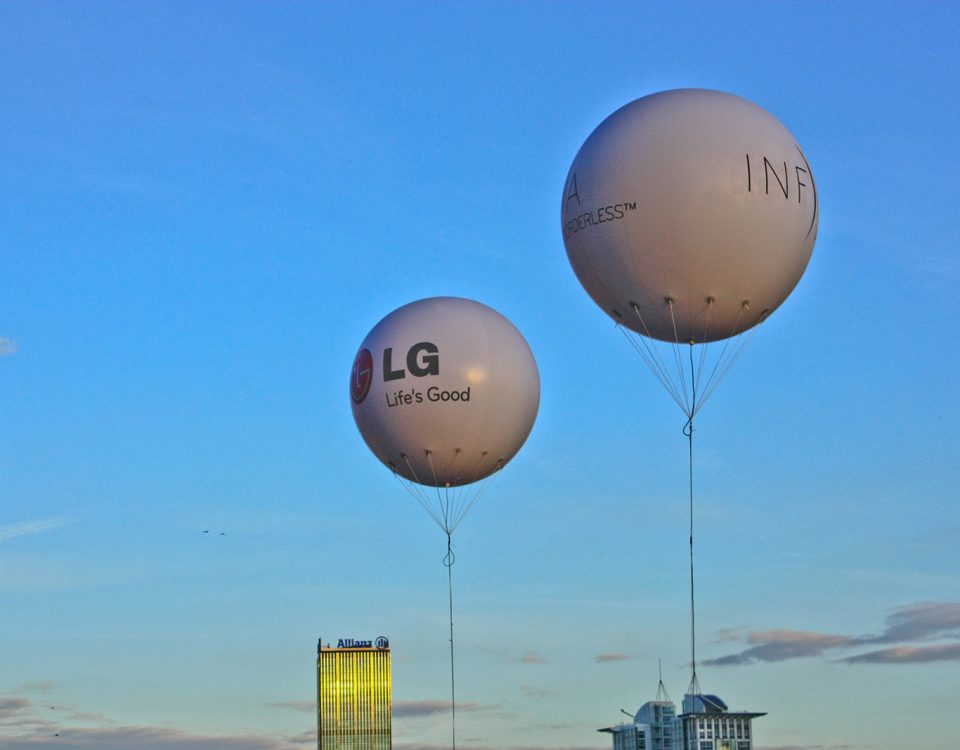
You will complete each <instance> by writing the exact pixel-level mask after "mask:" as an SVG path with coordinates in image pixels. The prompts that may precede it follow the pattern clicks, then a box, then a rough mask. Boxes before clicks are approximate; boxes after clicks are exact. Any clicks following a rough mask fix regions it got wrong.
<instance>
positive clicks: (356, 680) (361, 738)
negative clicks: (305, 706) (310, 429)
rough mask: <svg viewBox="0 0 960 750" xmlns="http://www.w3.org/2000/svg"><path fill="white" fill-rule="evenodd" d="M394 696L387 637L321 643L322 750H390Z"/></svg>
mask: <svg viewBox="0 0 960 750" xmlns="http://www.w3.org/2000/svg"><path fill="white" fill-rule="evenodd" d="M391 696H392V691H391V677H390V643H389V642H388V641H387V639H386V638H385V637H383V636H380V637H379V638H376V639H375V640H372V641H362V640H354V639H353V638H340V639H339V640H338V641H337V645H336V646H331V645H330V644H326V645H324V643H323V639H321V640H320V641H319V642H318V643H317V748H318V750H390V748H391V745H392V741H393V737H392V728H391V718H392V715H393V708H392V697H391Z"/></svg>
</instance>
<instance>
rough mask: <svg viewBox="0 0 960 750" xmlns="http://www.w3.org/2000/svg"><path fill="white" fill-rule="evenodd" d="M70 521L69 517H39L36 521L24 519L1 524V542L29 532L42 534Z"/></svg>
mask: <svg viewBox="0 0 960 750" xmlns="http://www.w3.org/2000/svg"><path fill="white" fill-rule="evenodd" d="M68 523H70V519H69V518H63V517H57V518H38V519H37V520H35V521H24V522H22V523H13V524H8V525H7V526H0V542H5V541H7V540H8V539H15V538H16V537H18V536H27V535H28V534H40V533H42V532H44V531H50V530H52V529H56V528H59V527H61V526H65V525H66V524H68Z"/></svg>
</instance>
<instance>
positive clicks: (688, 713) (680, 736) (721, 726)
mask: <svg viewBox="0 0 960 750" xmlns="http://www.w3.org/2000/svg"><path fill="white" fill-rule="evenodd" d="M628 715H629V714H628ZM758 716H765V714H763V713H756V712H752V711H730V710H729V709H728V708H727V704H726V703H724V702H723V701H722V700H720V698H718V697H717V696H715V695H704V694H697V695H685V696H684V697H683V713H682V714H680V715H677V713H676V707H675V706H674V704H673V701H671V700H669V699H667V698H666V696H665V694H663V693H662V685H661V692H658V694H657V700H652V701H648V702H647V703H644V704H643V705H642V706H641V707H640V708H639V710H638V711H637V713H636V714H635V715H634V717H633V722H632V723H629V722H625V723H621V724H618V725H616V726H612V727H604V728H603V729H598V730H597V731H599V732H608V733H609V734H611V735H612V739H613V750H753V727H752V722H753V719H755V718H757V717H758Z"/></svg>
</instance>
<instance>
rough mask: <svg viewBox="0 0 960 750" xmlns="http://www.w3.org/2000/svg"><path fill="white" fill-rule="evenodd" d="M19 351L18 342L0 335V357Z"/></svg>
mask: <svg viewBox="0 0 960 750" xmlns="http://www.w3.org/2000/svg"><path fill="white" fill-rule="evenodd" d="M16 351H17V342H16V341H14V340H13V339H8V338H4V337H3V336H0V357H4V356H8V355H10V354H13V353H15V352H16Z"/></svg>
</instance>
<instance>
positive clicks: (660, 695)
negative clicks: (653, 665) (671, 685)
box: [657, 659, 670, 703]
mask: <svg viewBox="0 0 960 750" xmlns="http://www.w3.org/2000/svg"><path fill="white" fill-rule="evenodd" d="M657 676H658V677H659V679H660V682H659V684H658V685H657V702H658V703H659V702H662V701H667V702H669V701H670V695H669V694H668V693H667V688H666V687H664V684H663V662H662V660H660V659H657Z"/></svg>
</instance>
